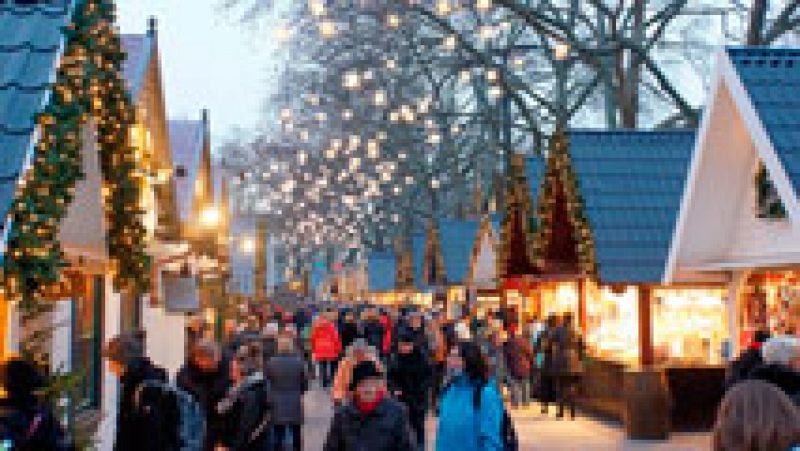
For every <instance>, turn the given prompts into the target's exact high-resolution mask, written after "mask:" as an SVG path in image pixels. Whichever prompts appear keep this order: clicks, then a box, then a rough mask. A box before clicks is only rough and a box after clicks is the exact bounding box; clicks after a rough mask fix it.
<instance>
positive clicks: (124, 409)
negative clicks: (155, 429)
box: [114, 357, 178, 451]
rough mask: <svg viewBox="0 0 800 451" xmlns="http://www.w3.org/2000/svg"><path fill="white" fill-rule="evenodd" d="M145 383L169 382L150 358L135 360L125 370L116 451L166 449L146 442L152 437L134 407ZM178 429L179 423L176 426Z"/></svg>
mask: <svg viewBox="0 0 800 451" xmlns="http://www.w3.org/2000/svg"><path fill="white" fill-rule="evenodd" d="M144 381H159V382H167V372H166V371H165V370H164V369H163V368H159V367H157V366H155V365H153V363H152V362H151V361H150V359H148V358H144V357H143V358H136V359H133V360H132V361H131V362H129V363H128V365H127V366H126V368H125V374H123V375H122V377H121V378H120V397H119V409H118V410H117V429H116V438H115V439H114V450H115V451H127V450H138V449H143V448H142V447H143V446H144V447H147V446H148V445H151V446H153V447H158V448H159V449H166V448H165V445H164V444H162V443H148V442H144V443H143V441H144V440H147V438H148V437H152V434H150V433H149V431H148V430H147V428H145V426H144V425H143V424H142V423H141V421H140V420H139V418H138V417H137V415H136V414H135V409H134V405H133V401H134V395H135V393H136V389H137V388H138V387H139V384H141V383H142V382H144ZM175 427H176V428H177V427H178V425H177V423H176V424H175Z"/></svg>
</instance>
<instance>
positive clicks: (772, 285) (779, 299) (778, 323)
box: [738, 270, 800, 343]
mask: <svg viewBox="0 0 800 451" xmlns="http://www.w3.org/2000/svg"><path fill="white" fill-rule="evenodd" d="M738 322H739V327H740V330H741V332H740V342H742V343H748V342H749V341H750V340H751V338H752V336H753V333H755V332H756V331H757V330H765V331H769V332H770V334H771V335H780V334H787V333H788V334H792V333H795V334H796V333H798V331H800V273H799V272H798V271H795V270H773V271H759V272H754V273H753V274H751V275H750V277H748V279H747V282H746V283H745V286H744V289H743V290H742V293H741V309H740V317H739V318H738Z"/></svg>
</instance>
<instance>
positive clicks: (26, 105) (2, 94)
mask: <svg viewBox="0 0 800 451" xmlns="http://www.w3.org/2000/svg"><path fill="white" fill-rule="evenodd" d="M70 11H71V2H67V1H66V0H63V1H56V2H53V4H50V5H36V6H16V5H10V4H9V5H6V4H0V225H2V224H3V223H4V222H5V217H6V214H7V212H8V209H9V207H10V205H11V202H12V201H13V198H14V194H15V191H16V186H17V181H18V178H19V176H20V174H21V173H22V172H23V166H24V165H25V160H26V156H27V154H28V152H29V150H31V149H32V144H33V142H32V140H33V132H34V128H35V118H36V114H37V113H38V112H40V111H41V110H42V108H43V107H44V106H45V103H46V102H47V98H48V93H49V92H50V89H51V87H52V84H53V83H54V82H55V73H56V70H55V69H56V67H57V65H58V59H59V53H60V51H61V46H62V43H63V34H62V27H64V26H65V25H66V24H67V22H68V20H69V15H70ZM0 235H2V234H0Z"/></svg>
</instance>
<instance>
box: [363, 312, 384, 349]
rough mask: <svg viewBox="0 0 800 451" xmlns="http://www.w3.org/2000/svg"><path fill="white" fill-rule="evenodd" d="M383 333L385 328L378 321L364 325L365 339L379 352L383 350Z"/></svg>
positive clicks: (370, 321) (372, 320)
mask: <svg viewBox="0 0 800 451" xmlns="http://www.w3.org/2000/svg"><path fill="white" fill-rule="evenodd" d="M383 333H384V330H383V326H382V325H381V323H380V321H378V320H375V319H371V320H369V321H367V322H366V323H365V324H364V338H365V339H366V340H367V343H369V345H370V346H372V347H373V348H375V349H377V350H378V351H381V350H383Z"/></svg>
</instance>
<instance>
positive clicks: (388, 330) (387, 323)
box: [379, 312, 394, 357]
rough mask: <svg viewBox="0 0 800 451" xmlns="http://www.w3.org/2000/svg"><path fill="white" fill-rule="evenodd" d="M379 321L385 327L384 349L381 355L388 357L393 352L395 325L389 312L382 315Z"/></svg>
mask: <svg viewBox="0 0 800 451" xmlns="http://www.w3.org/2000/svg"><path fill="white" fill-rule="evenodd" d="M379 321H380V322H381V326H383V348H382V349H381V354H382V355H383V357H386V356H388V355H389V354H390V353H391V352H392V327H393V326H394V325H393V324H392V318H390V317H389V314H388V313H387V312H383V313H382V314H381V316H380V318H379Z"/></svg>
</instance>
